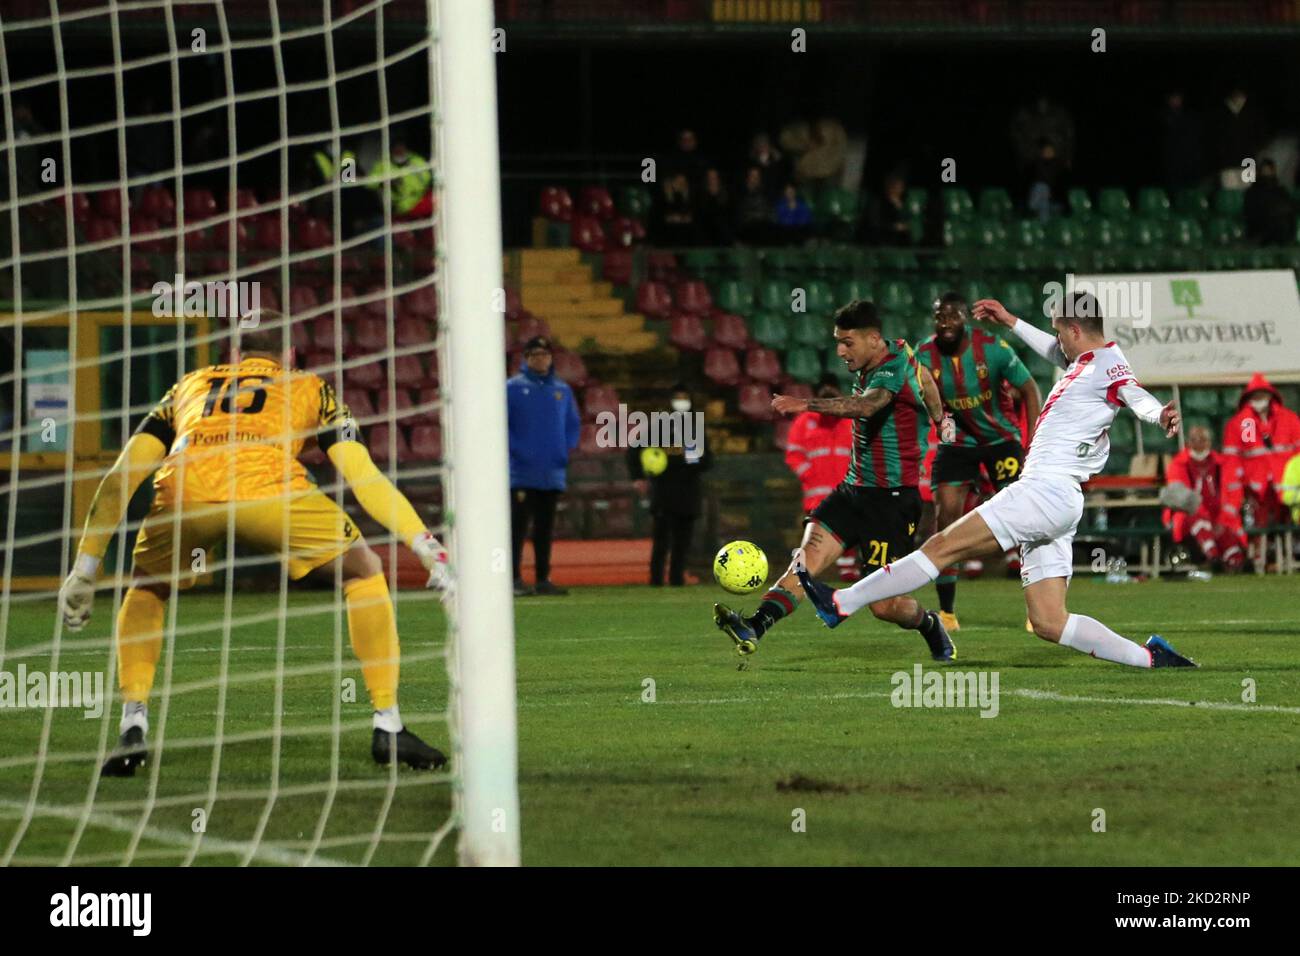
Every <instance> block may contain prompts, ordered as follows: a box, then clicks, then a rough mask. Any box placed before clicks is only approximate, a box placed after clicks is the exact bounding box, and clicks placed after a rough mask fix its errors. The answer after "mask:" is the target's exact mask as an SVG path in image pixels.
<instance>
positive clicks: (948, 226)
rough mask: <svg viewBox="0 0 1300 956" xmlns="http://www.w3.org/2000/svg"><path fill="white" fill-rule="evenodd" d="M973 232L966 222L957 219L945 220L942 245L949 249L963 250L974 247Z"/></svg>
mask: <svg viewBox="0 0 1300 956" xmlns="http://www.w3.org/2000/svg"><path fill="white" fill-rule="evenodd" d="M974 242H975V230H974V229H973V228H972V226H971V224H970V223H968V222H962V221H961V220H958V219H945V220H944V222H943V244H944V245H945V246H947V247H948V248H950V249H954V248H955V249H963V248H966V247H968V246H971V245H974Z"/></svg>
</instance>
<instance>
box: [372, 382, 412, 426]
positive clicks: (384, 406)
mask: <svg viewBox="0 0 1300 956" xmlns="http://www.w3.org/2000/svg"><path fill="white" fill-rule="evenodd" d="M414 404H415V403H414V402H413V401H411V393H410V392H409V391H407V390H406V389H405V388H402V387H401V386H400V385H398V386H396V387H395V388H394V389H393V395H392V399H391V404H390V399H389V395H388V386H387V385H385V386H384V387H382V388H380V389H379V390H378V391H377V392H375V414H377V415H379V416H381V417H382V418H385V419H388V420H390V421H396V422H397V423H398V424H399V425H409V424H410V422H409V421H408V419H409V418H410V417H411V416H410V415H409V412H410V409H411V407H412V406H413V405H414Z"/></svg>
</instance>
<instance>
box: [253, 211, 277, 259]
mask: <svg viewBox="0 0 1300 956" xmlns="http://www.w3.org/2000/svg"><path fill="white" fill-rule="evenodd" d="M254 223H255V226H256V235H255V236H254V237H253V244H254V246H256V247H257V248H258V249H265V250H266V251H267V252H279V250H280V245H281V240H282V239H283V232H282V230H281V229H280V217H279V216H278V215H275V214H274V213H267V214H266V215H263V216H258V217H257V218H256V219H255V220H254Z"/></svg>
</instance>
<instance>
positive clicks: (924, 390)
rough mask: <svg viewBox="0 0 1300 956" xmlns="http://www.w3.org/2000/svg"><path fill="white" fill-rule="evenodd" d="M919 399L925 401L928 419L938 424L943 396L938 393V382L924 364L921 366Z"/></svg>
mask: <svg viewBox="0 0 1300 956" xmlns="http://www.w3.org/2000/svg"><path fill="white" fill-rule="evenodd" d="M919 378H920V380H921V401H922V402H924V403H925V411H926V414H927V415H929V416H930V421H932V422H934V423H935V424H936V425H938V424H939V423H940V422H942V421H943V396H942V395H940V394H939V383H938V382H936V381H935V380H934V373H932V372H931V371H930V370H929V369H928V368H926V367H925V366H924V365H923V366H921V374H920V376H919Z"/></svg>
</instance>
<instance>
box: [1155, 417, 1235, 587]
mask: <svg viewBox="0 0 1300 956" xmlns="http://www.w3.org/2000/svg"><path fill="white" fill-rule="evenodd" d="M1229 468H1230V465H1229V463H1228V459H1227V458H1225V457H1224V456H1223V455H1221V454H1219V453H1218V452H1216V451H1215V450H1214V449H1213V447H1212V446H1211V438H1210V430H1209V429H1208V428H1206V427H1205V426H1204V425H1196V426H1193V427H1192V428H1191V429H1189V430H1188V432H1187V447H1186V448H1184V449H1183V450H1182V451H1180V452H1179V453H1178V454H1177V455H1175V456H1174V458H1173V460H1172V461H1171V462H1170V463H1169V466H1168V468H1166V469H1165V484H1166V485H1169V486H1172V485H1181V486H1183V488H1186V489H1188V490H1189V491H1191V492H1194V493H1195V494H1193V495H1188V494H1187V493H1186V492H1182V491H1181V489H1180V490H1179V495H1178V496H1170V500H1171V501H1172V500H1173V498H1175V497H1179V496H1182V497H1183V498H1184V500H1187V499H1189V498H1190V507H1188V508H1187V509H1186V510H1175V509H1172V508H1166V509H1165V511H1164V523H1165V527H1167V528H1170V529H1171V530H1172V531H1173V536H1174V543H1175V544H1183V543H1184V542H1185V541H1186V540H1187V538H1188V537H1189V536H1190V537H1192V538H1193V539H1195V541H1196V545H1197V547H1198V548H1200V550H1201V554H1203V555H1205V558H1206V560H1207V561H1210V562H1213V563H1220V564H1222V565H1223V567H1224V568H1226V569H1228V570H1229V571H1236V570H1239V569H1240V568H1241V566H1242V564H1243V563H1244V562H1245V560H1246V535H1245V534H1244V533H1243V531H1242V530H1241V520H1240V518H1239V517H1238V516H1237V514H1236V512H1235V511H1234V510H1232V509H1231V507H1229V506H1227V500H1226V496H1225V494H1224V487H1225V478H1226V477H1227V476H1228V470H1229ZM1198 499H1199V503H1198Z"/></svg>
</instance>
